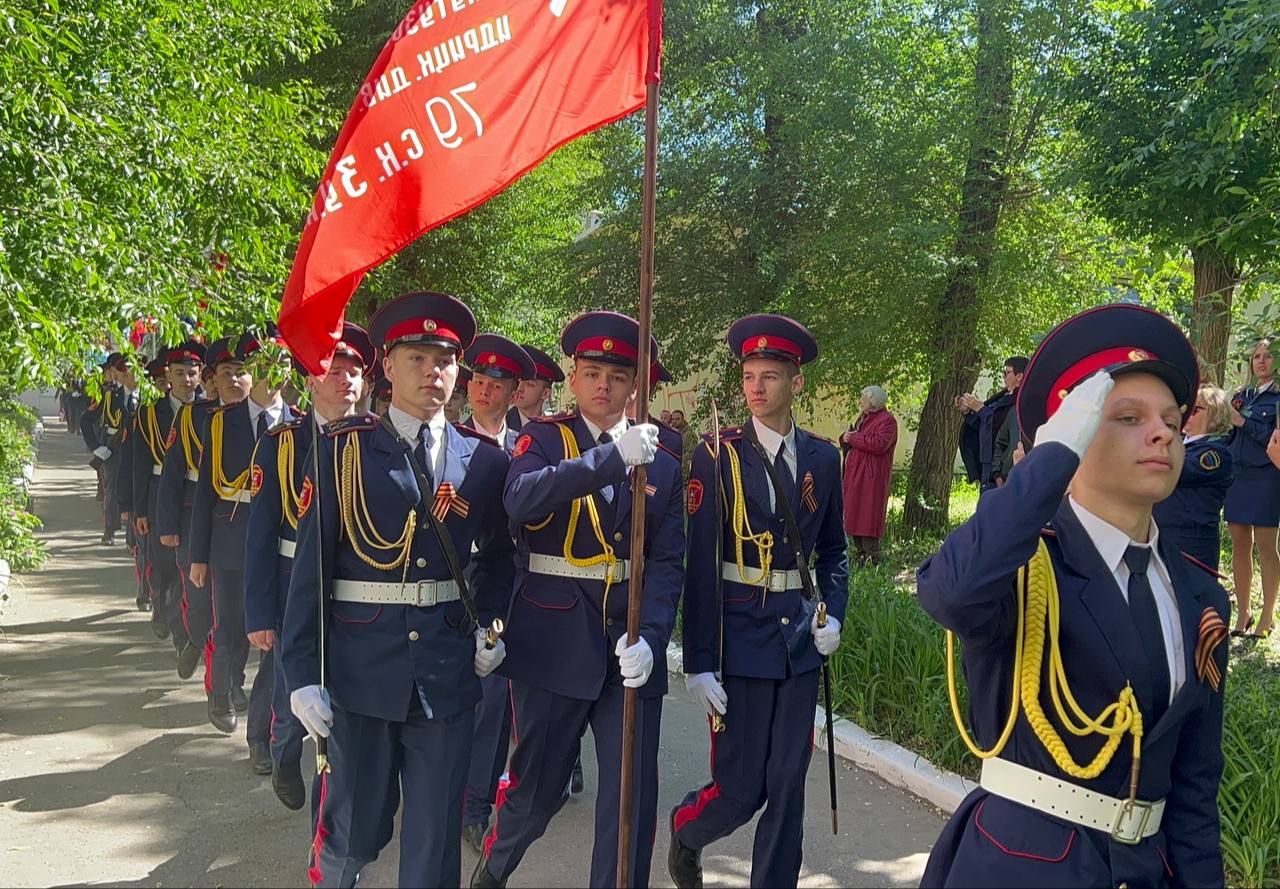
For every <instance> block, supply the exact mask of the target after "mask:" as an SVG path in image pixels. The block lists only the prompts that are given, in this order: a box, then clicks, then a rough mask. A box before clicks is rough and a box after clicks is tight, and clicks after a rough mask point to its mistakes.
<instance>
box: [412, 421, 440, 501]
mask: <svg viewBox="0 0 1280 889" xmlns="http://www.w3.org/2000/svg"><path fill="white" fill-rule="evenodd" d="M413 453H414V455H415V456H416V457H417V458H418V462H419V463H421V464H422V468H423V470H424V471H425V472H426V473H427V481H429V482H430V483H431V490H432V491H434V490H435V487H436V479H435V469H434V467H433V466H432V465H431V425H430V424H429V423H423V424H422V425H421V426H419V427H418V446H417V447H415V448H414V449H413ZM429 493H430V492H428V494H429Z"/></svg>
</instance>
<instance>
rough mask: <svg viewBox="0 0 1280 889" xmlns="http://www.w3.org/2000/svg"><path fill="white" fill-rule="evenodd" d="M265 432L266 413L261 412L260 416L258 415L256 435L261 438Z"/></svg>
mask: <svg viewBox="0 0 1280 889" xmlns="http://www.w3.org/2000/svg"><path fill="white" fill-rule="evenodd" d="M266 431H267V412H266V411H262V412H261V413H260V414H258V435H259V437H261V435H262V433H264V432H266Z"/></svg>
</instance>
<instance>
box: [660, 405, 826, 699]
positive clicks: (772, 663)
mask: <svg viewBox="0 0 1280 889" xmlns="http://www.w3.org/2000/svg"><path fill="white" fill-rule="evenodd" d="M708 439H709V436H707V437H706V438H704V439H703V440H702V441H701V442H699V444H698V447H697V448H696V449H695V450H694V454H693V466H692V468H691V470H690V473H689V495H688V510H689V558H688V567H687V571H688V579H687V581H686V585H685V595H684V625H683V634H682V640H683V642H684V671H685V673H688V674H693V673H710V672H713V671H716V670H717V669H719V664H718V654H717V647H718V646H717V641H718V638H719V632H720V626H719V623H720V622H719V617H718V615H717V613H716V593H715V583H716V575H717V574H718V573H720V566H719V565H717V564H715V535H716V534H717V533H720V534H722V535H723V540H724V547H723V550H724V551H723V558H724V561H726V562H734V561H735V560H736V545H735V538H734V532H733V530H732V528H731V525H730V518H731V516H732V514H733V508H734V503H735V494H734V489H733V484H732V480H731V476H730V467H729V458H728V456H727V454H726V453H725V452H724V450H723V449H726V448H733V449H734V451H735V452H736V453H737V454H738V459H739V465H740V466H741V467H742V488H743V493H744V496H745V498H746V504H745V507H746V515H747V519H748V521H749V523H750V525H751V530H752V531H753V532H754V533H757V534H759V533H761V532H764V531H768V532H769V533H770V534H772V535H773V556H772V566H771V570H773V571H784V570H790V569H793V568H795V567H796V555H795V547H794V545H793V544H791V543H790V542H789V537H788V534H787V531H786V526H785V524H784V521H783V518H782V512H781V509H776V510H771V509H770V508H769V487H770V481H769V476H768V474H767V473H766V471H765V467H764V464H763V463H762V462H761V460H760V455H759V454H758V453H756V449H755V448H754V447H753V446H752V445H751V443H750V442H748V441H747V440H746V439H745V438H743V437H742V430H741V428H737V427H735V428H733V429H724V430H721V433H720V440H721V442H722V444H721V448H722V450H721V452H720V475H721V478H722V479H723V484H724V492H725V496H726V497H727V498H728V508H727V509H726V510H725V512H724V524H723V526H722V527H721V528H719V529H717V528H716V518H715V516H716V510H715V501H714V500H713V499H712V498H713V497H714V496H715V469H714V462H713V460H712V458H711V450H710V447H709V441H708ZM795 445H796V490H795V497H794V498H793V499H792V500H791V510H792V512H793V513H794V514H795V517H796V522H797V524H799V526H800V536H801V538H803V547H804V553H805V556H806V557H807V558H810V559H812V560H813V566H814V572H815V579H816V582H815V584H814V585H815V586H816V587H817V590H818V594H819V595H820V596H821V597H822V599H823V601H825V602H826V603H827V613H828V614H830V615H831V616H832V617H834V618H836V619H837V620H839V621H840V622H841V623H843V622H844V612H845V605H846V604H847V603H848V601H849V552H848V543H847V541H846V540H845V536H844V525H843V510H844V506H843V498H842V494H841V485H840V452H839V451H838V450H837V449H836V446H835V445H833V444H832V443H831V442H829V441H827V440H825V439H822V438H819V437H817V436H815V435H813V434H811V433H809V432H806V431H805V430H803V429H801V428H800V427H799V426H797V427H796V435H795ZM809 476H812V484H811V485H810V484H809V483H808V482H806V479H807V478H808V477H809ZM806 491H808V492H809V493H810V494H811V495H812V496H806ZM743 560H744V562H745V563H746V565H747V576H748V577H751V578H754V577H756V576H758V575H759V573H760V571H759V566H760V554H759V551H758V549H757V548H756V547H755V546H754V545H752V544H751V543H744V544H743ZM753 567H754V570H753ZM735 576H736V575H735ZM816 608H817V603H816V602H809V601H807V600H806V599H805V597H804V592H803V590H787V591H785V592H770V593H768V594H767V595H763V594H762V588H761V587H759V586H748V585H746V584H745V583H742V582H740V581H738V580H725V581H724V640H725V641H724V674H725V675H727V676H742V677H748V678H756V679H785V678H787V677H789V676H796V675H799V674H801V673H807V672H808V671H810V670H816V669H817V668H818V667H819V666H821V664H822V658H821V657H820V656H819V654H818V650H817V649H816V648H815V647H814V645H813V634H812V632H811V630H810V623H811V622H812V618H813V614H814V610H815V609H816Z"/></svg>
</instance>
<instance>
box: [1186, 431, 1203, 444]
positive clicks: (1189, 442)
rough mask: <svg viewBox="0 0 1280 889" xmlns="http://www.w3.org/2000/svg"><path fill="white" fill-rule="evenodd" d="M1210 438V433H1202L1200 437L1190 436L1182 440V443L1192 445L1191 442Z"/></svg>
mask: <svg viewBox="0 0 1280 889" xmlns="http://www.w3.org/2000/svg"><path fill="white" fill-rule="evenodd" d="M1208 437H1209V433H1207V432H1201V433H1200V434H1199V435H1188V436H1187V437H1186V438H1184V439H1183V440H1182V443H1183V444H1191V442H1193V441H1199V440H1200V439H1202V438H1208Z"/></svg>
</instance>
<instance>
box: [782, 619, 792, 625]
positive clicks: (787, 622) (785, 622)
mask: <svg viewBox="0 0 1280 889" xmlns="http://www.w3.org/2000/svg"><path fill="white" fill-rule="evenodd" d="M789 623H791V618H789V617H784V618H783V619H782V625H783V626H784V627H785V626H786V625H787V624H789Z"/></svg>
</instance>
